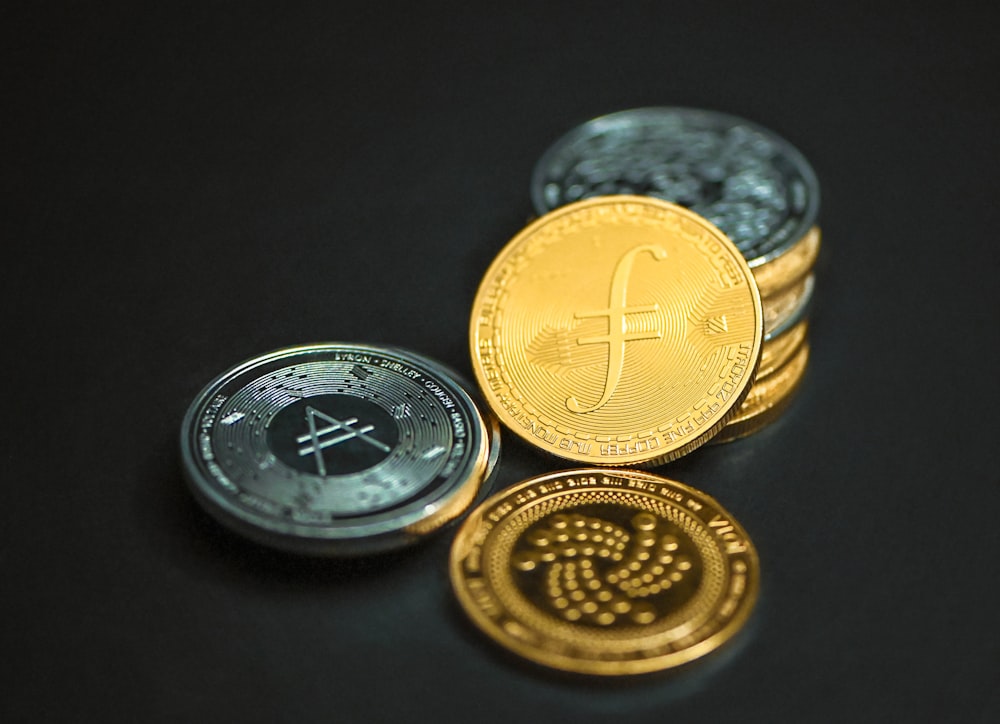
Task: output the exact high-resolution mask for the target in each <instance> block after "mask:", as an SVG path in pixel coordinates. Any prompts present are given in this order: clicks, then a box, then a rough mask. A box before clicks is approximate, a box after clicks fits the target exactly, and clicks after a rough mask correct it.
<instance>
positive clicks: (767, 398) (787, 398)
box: [712, 342, 809, 443]
mask: <svg viewBox="0 0 1000 724" xmlns="http://www.w3.org/2000/svg"><path fill="white" fill-rule="evenodd" d="M808 362H809V343H808V342H805V343H803V344H802V345H801V346H800V347H799V349H798V351H797V352H796V353H795V356H794V357H792V359H790V360H789V361H788V362H787V363H786V364H785V365H784V366H783V367H781V368H779V369H778V370H775V371H774V372H772V373H771V374H770V375H768V376H767V377H764V378H761V379H758V380H757V381H756V382H754V385H753V387H752V388H751V389H750V394H749V395H747V398H746V399H745V400H744V401H743V404H742V405H741V406H740V409H739V412H737V413H736V415H734V416H733V417H732V419H730V421H729V423H728V424H727V425H726V426H725V427H724V428H722V432H720V433H719V434H718V435H716V436H715V437H714V438H712V442H713V443H725V442H730V441H732V440H736V439H738V438H741V437H746V436H747V435H751V434H753V433H755V432H757V431H758V430H761V429H763V428H764V427H766V426H767V425H770V424H771V423H772V422H774V421H775V420H777V419H778V418H779V417H780V416H781V414H782V413H783V412H784V411H785V410H786V409H787V408H788V406H789V404H790V403H791V401H792V399H794V397H795V391H796V390H797V389H798V387H799V384H800V383H801V382H802V378H803V376H804V375H805V371H806V365H807V364H808Z"/></svg>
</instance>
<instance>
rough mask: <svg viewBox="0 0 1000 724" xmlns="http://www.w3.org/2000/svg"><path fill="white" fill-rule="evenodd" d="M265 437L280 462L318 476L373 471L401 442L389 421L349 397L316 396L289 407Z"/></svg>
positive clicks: (375, 408) (379, 410)
mask: <svg viewBox="0 0 1000 724" xmlns="http://www.w3.org/2000/svg"><path fill="white" fill-rule="evenodd" d="M268 435H269V440H268V446H269V447H270V449H271V450H272V452H274V454H275V456H276V457H277V458H278V459H279V460H281V461H282V462H283V463H285V464H286V465H288V466H289V467H292V468H295V469H296V470H300V471H302V472H305V473H313V474H317V475H322V476H327V475H347V474H349V473H357V472H360V471H362V470H367V469H368V468H371V467H374V466H375V465H377V464H378V463H380V462H382V461H383V460H385V458H387V457H388V456H389V454H390V453H391V452H392V450H393V449H394V448H395V447H396V445H397V444H398V442H399V430H398V428H397V426H396V423H395V422H394V421H393V419H392V416H391V415H389V414H388V413H387V412H386V411H385V410H383V409H382V408H381V407H379V406H378V405H376V404H374V403H372V402H369V401H368V400H365V399H362V398H359V397H354V396H352V395H318V396H315V397H309V398H306V399H303V400H300V401H299V402H295V403H293V404H291V405H288V406H287V407H285V408H284V409H282V410H281V411H280V412H279V413H278V414H277V415H275V417H274V420H273V421H272V422H271V425H270V427H269V429H268Z"/></svg>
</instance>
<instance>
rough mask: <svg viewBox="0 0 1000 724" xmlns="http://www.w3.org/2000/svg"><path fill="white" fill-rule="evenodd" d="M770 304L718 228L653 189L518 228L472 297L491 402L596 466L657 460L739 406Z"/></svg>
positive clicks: (527, 436)
mask: <svg viewBox="0 0 1000 724" xmlns="http://www.w3.org/2000/svg"><path fill="white" fill-rule="evenodd" d="M763 334H764V332H763V310H762V308H761V301H760V295H759V292H758V290H757V284H756V282H755V280H754V277H753V274H752V272H751V271H750V267H749V266H748V264H747V262H746V260H745V259H744V258H743V255H742V254H741V253H740V252H739V250H738V249H737V248H736V247H735V245H734V244H733V243H732V242H731V241H730V240H729V238H728V237H726V236H725V234H723V233H722V232H721V231H720V230H719V229H718V228H716V227H715V226H714V225H712V224H711V223H710V222H708V221H707V220H705V219H704V218H702V217H701V216H699V215H697V214H696V213H694V212H692V211H689V210H687V209H685V208H683V207H680V206H677V205H675V204H671V203H669V202H666V201H661V200H659V199H654V198H650V197H646V196H602V197H597V198H593V199H589V200H586V201H580V202H577V203H574V204H570V205H567V206H563V207H560V208H558V209H556V210H554V211H551V212H549V213H548V214H546V215H544V216H542V217H540V218H539V219H537V220H535V221H534V222H533V223H531V224H529V225H528V226H527V227H526V228H525V229H523V230H522V231H521V232H520V233H519V234H517V235H516V236H515V237H514V238H513V239H512V240H511V241H510V242H509V243H508V244H507V246H505V247H504V248H503V249H502V250H501V252H500V253H499V254H498V255H497V257H496V259H495V260H494V261H493V263H492V264H491V266H490V268H489V269H488V270H487V272H486V274H485V276H484V278H483V281H482V283H481V285H480V287H479V290H478V292H477V294H476V298H475V301H474V303H473V311H472V318H471V323H470V344H471V352H472V363H473V369H474V371H475V375H476V380H477V382H478V383H479V386H480V387H481V388H482V390H483V394H484V397H485V399H486V402H487V404H488V405H489V406H490V407H491V408H492V409H493V411H494V412H495V413H496V414H497V416H498V417H499V418H500V420H501V422H503V423H504V424H505V425H506V426H507V427H508V428H510V429H511V430H512V431H513V432H514V433H516V434H517V435H518V436H520V437H521V438H523V439H524V440H526V441H528V442H530V443H532V444H533V445H535V446H537V447H540V448H541V449H543V450H545V451H547V452H549V453H551V454H553V455H556V456H558V457H561V458H564V459H567V460H573V461H576V462H583V463H587V464H596V465H619V466H621V465H656V464H659V463H662V462H667V461H669V460H674V459H676V458H678V457H680V456H682V455H684V454H686V453H688V452H690V451H691V450H693V449H695V448H696V447H698V446H700V445H702V444H704V443H705V442H707V441H708V440H709V439H711V437H712V436H714V435H715V434H717V433H718V432H719V430H721V429H722V427H723V426H724V425H725V424H726V421H727V419H728V417H729V416H731V415H733V414H735V412H736V411H737V410H738V408H739V405H740V403H741V402H742V401H743V399H744V397H745V396H746V394H747V393H748V391H749V389H750V385H751V384H752V382H753V378H754V374H755V372H756V368H757V365H758V363H759V360H760V355H761V345H762V342H763Z"/></svg>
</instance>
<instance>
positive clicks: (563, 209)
mask: <svg viewBox="0 0 1000 724" xmlns="http://www.w3.org/2000/svg"><path fill="white" fill-rule="evenodd" d="M629 203H634V204H640V205H649V206H654V207H659V208H660V209H661V210H667V211H671V212H674V213H678V214H680V215H682V216H684V217H686V218H688V219H689V220H690V221H692V222H694V223H696V224H698V225H699V226H702V227H704V228H705V229H706V230H707V231H708V233H709V234H711V235H712V236H713V237H714V238H715V240H716V241H718V242H719V243H721V244H722V245H723V246H725V247H726V248H727V249H728V250H729V252H730V254H731V256H732V258H733V261H734V262H735V264H736V265H737V266H738V267H739V268H740V270H741V271H742V272H743V275H744V278H745V279H746V282H747V288H748V289H749V290H750V291H751V296H752V298H753V305H754V309H755V311H756V315H757V324H756V325H755V330H754V344H753V349H752V351H751V354H752V364H751V365H750V367H749V369H748V370H747V374H746V375H745V376H744V386H743V389H742V390H740V391H739V392H738V393H737V394H735V395H733V396H731V397H730V398H729V400H728V401H727V403H726V404H729V409H728V410H726V411H725V412H723V413H722V414H720V415H718V416H717V418H716V420H715V422H714V423H713V424H712V425H710V426H709V427H707V428H706V429H705V430H702V431H701V433H700V434H699V435H696V436H694V437H693V438H692V439H690V440H687V441H686V442H684V444H682V445H680V446H679V447H677V448H673V449H671V448H670V447H669V445H664V447H666V448H668V449H667V450H666V451H663V448H656V449H654V450H652V451H646V452H645V453H636V454H633V455H622V456H616V457H615V459H614V461H609V462H607V463H603V462H601V461H600V460H595V459H594V458H593V457H590V456H587V457H583V456H580V455H578V454H573V453H570V454H564V453H565V452H566V451H562V450H557V449H549V448H545V447H541V446H540V445H538V444H537V442H536V441H535V439H534V437H533V436H532V435H530V434H528V433H526V432H524V431H523V428H520V427H519V426H517V425H515V424H514V422H513V420H511V421H508V420H507V419H506V418H505V416H504V411H502V410H500V409H497V408H498V407H499V406H498V405H496V404H495V402H494V400H493V397H492V396H491V393H490V391H489V382H488V380H487V379H486V377H485V374H484V373H483V370H482V365H481V363H480V361H479V353H478V350H479V340H480V337H479V327H480V325H479V323H478V320H479V318H480V314H479V309H480V308H481V306H482V299H483V297H484V296H485V291H486V289H487V287H488V285H489V284H490V283H491V280H492V278H493V277H494V276H495V275H496V273H497V271H498V270H499V269H500V268H501V267H502V266H503V264H505V263H506V259H507V257H509V256H510V254H511V253H513V250H514V249H516V248H517V247H518V246H519V245H520V244H522V243H524V242H525V241H526V240H527V239H529V238H530V237H531V236H532V235H533V234H535V233H536V232H537V230H538V229H540V228H541V227H543V226H546V225H548V224H550V223H553V222H554V221H555V220H556V219H557V218H558V217H560V216H563V215H566V214H571V213H575V212H577V211H579V210H581V209H583V208H586V207H589V206H599V205H602V204H629ZM764 338H765V335H764V310H763V306H762V302H761V297H760V291H759V290H758V288H757V282H756V280H755V279H754V276H753V271H752V270H751V269H750V266H749V265H748V264H747V261H746V259H745V258H744V257H743V254H741V253H740V250H739V249H737V248H736V245H735V244H733V242H732V241H731V240H730V238H729V237H728V236H726V235H725V234H724V233H723V232H722V230H721V229H719V227H717V226H715V224H713V223H712V222H710V221H709V220H708V219H706V218H705V217H703V216H701V215H699V214H697V213H695V212H694V211H691V210H690V209H687V208H685V207H683V206H681V205H679V204H674V203H671V202H669V201H663V200H662V199H657V198H655V197H652V196H635V195H631V194H625V195H608V196H595V197H593V198H590V199H584V200H582V201H574V202H573V203H572V204H566V205H564V206H560V207H558V208H557V209H554V210H553V211H550V212H549V213H547V214H545V215H544V216H539V217H538V218H536V219H534V220H533V221H531V222H530V223H529V224H528V225H527V226H525V227H524V228H522V229H521V230H520V231H519V232H518V233H517V234H515V235H514V237H513V238H512V239H511V240H510V241H508V242H507V243H506V244H505V245H504V246H503V248H501V249H500V251H499V252H497V255H496V256H495V257H494V258H493V261H492V262H490V265H489V267H487V269H486V272H485V273H484V274H483V277H482V279H481V280H480V282H479V286H478V287H477V288H476V294H475V296H474V297H473V300H472V310H471V314H470V316H469V352H470V356H471V358H472V371H473V375H474V376H475V380H476V384H477V385H478V387H479V390H480V393H481V395H482V399H483V401H484V403H485V405H486V406H487V408H488V409H489V410H490V411H491V412H493V414H494V415H496V417H497V418H498V419H499V420H500V422H501V424H502V425H503V426H504V427H506V428H507V429H508V430H510V431H511V432H513V433H514V434H515V435H516V436H517V437H519V438H521V439H522V440H523V441H525V442H527V443H529V444H530V445H531V446H532V447H533V448H535V449H537V450H541V451H543V452H545V453H547V454H549V455H552V456H554V457H557V458H560V459H563V460H569V461H571V462H573V463H582V464H586V465H598V466H605V465H606V466H607V467H621V466H626V467H627V466H637V467H654V466H656V465H660V464H663V463H666V462H669V461H671V460H676V459H678V458H680V457H683V456H684V455H687V454H688V453H689V452H691V451H692V450H695V449H697V448H699V447H701V446H702V445H704V444H705V443H706V442H708V441H709V440H711V439H712V437H714V436H715V435H716V434H718V433H719V432H720V431H721V430H722V428H723V427H725V425H726V423H727V422H728V420H729V419H730V417H731V416H732V415H734V414H735V413H736V411H737V410H738V409H739V407H740V405H741V404H742V403H743V400H744V398H746V396H747V394H748V393H749V392H750V387H751V385H752V384H753V381H754V378H755V376H756V374H757V367H758V365H759V364H760V356H761V351H762V346H763V343H764ZM602 434H603V433H602ZM592 437H596V436H592Z"/></svg>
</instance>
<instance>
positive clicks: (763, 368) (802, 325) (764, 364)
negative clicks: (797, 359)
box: [744, 319, 809, 402]
mask: <svg viewBox="0 0 1000 724" xmlns="http://www.w3.org/2000/svg"><path fill="white" fill-rule="evenodd" d="M808 330H809V321H808V320H805V319H804V320H802V321H801V322H799V323H798V324H796V325H795V326H793V327H792V328H791V329H789V330H788V331H787V332H785V333H784V334H779V335H778V336H777V337H775V338H774V339H769V340H765V341H764V344H763V346H762V348H761V354H760V366H759V367H758V368H757V376H756V377H754V384H755V385H756V384H757V383H759V382H760V381H761V380H762V379H764V378H765V377H768V376H769V375H771V374H773V373H774V372H775V371H777V370H778V369H780V368H781V367H784V366H785V364H786V363H787V362H788V361H789V360H790V359H791V358H792V357H793V356H795V353H796V352H798V351H799V347H801V346H802V344H803V343H804V342H805V340H806V332H808ZM751 389H752V388H751ZM744 402H746V400H744Z"/></svg>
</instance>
